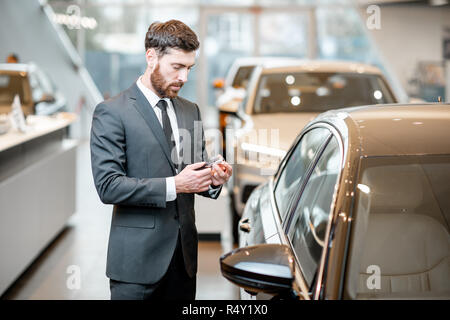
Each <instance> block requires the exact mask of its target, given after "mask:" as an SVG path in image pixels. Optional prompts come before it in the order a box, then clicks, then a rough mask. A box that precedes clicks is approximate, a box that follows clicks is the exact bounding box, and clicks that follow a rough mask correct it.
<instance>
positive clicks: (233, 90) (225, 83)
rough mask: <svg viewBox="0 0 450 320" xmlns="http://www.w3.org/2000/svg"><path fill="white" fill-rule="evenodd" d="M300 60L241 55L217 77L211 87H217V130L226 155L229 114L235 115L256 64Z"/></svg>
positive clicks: (264, 64) (296, 60)
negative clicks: (223, 76)
mask: <svg viewBox="0 0 450 320" xmlns="http://www.w3.org/2000/svg"><path fill="white" fill-rule="evenodd" d="M299 61H300V60H299V59H295V58H289V57H242V58H237V59H235V60H234V62H233V64H232V65H231V67H230V69H229V71H228V73H227V75H226V78H217V79H215V80H214V82H213V87H214V88H215V89H217V91H216V94H217V99H216V106H217V108H218V111H219V130H220V132H221V133H222V139H223V140H222V141H223V142H222V146H223V154H224V155H226V135H225V128H226V127H227V123H228V121H230V119H229V118H228V116H229V115H235V114H236V112H237V111H238V108H239V105H240V103H241V102H242V101H243V100H244V98H245V96H246V94H247V88H248V84H249V81H250V78H251V76H252V73H253V71H254V70H255V68H256V66H262V67H265V68H268V67H277V66H279V67H281V66H285V65H292V64H295V63H298V62H299Z"/></svg>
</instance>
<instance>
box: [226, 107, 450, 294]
mask: <svg viewBox="0 0 450 320" xmlns="http://www.w3.org/2000/svg"><path fill="white" fill-rule="evenodd" d="M449 137H450V105H448V104H427V105H423V104H422V105H384V106H376V107H370V106H367V107H355V108H348V109H340V110H336V111H329V112H326V113H323V114H321V115H319V116H318V117H317V118H316V119H314V120H313V121H312V122H310V123H309V124H308V125H307V126H306V127H305V128H304V129H303V130H302V132H301V133H300V134H299V136H298V137H297V139H296V140H295V142H294V144H293V146H292V147H291V149H290V150H289V152H288V153H287V155H286V156H285V157H284V159H283V161H282V162H281V163H280V166H279V168H278V171H277V173H276V174H275V175H274V176H273V177H271V178H270V179H269V181H268V182H266V183H264V184H262V185H260V186H259V187H258V188H257V189H255V190H254V192H253V193H252V194H251V196H250V198H249V200H248V202H247V204H246V206H245V209H244V213H243V217H242V219H241V221H240V229H241V231H240V248H238V249H236V250H234V251H232V252H230V253H227V254H225V255H223V256H222V257H221V259H220V260H221V270H222V274H223V275H224V276H225V277H226V278H227V279H229V280H230V281H232V282H233V283H235V284H237V285H238V286H240V287H241V288H242V289H243V290H241V294H242V298H245V297H247V298H248V297H252V298H261V299H262V298H271V297H273V296H275V297H281V298H299V299H428V298H429V299H450V236H449V224H450V197H449V195H450V138H449ZM244 290H245V291H246V292H247V293H250V295H248V294H247V293H246V292H244Z"/></svg>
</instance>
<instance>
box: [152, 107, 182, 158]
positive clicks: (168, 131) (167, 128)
mask: <svg viewBox="0 0 450 320" xmlns="http://www.w3.org/2000/svg"><path fill="white" fill-rule="evenodd" d="M156 106H157V107H158V108H159V109H160V110H161V119H162V127H163V131H164V135H165V136H166V140H167V143H168V145H169V149H170V154H171V158H172V162H173V163H174V164H175V167H177V166H178V156H177V155H178V154H177V148H176V145H175V141H174V140H172V135H173V132H172V126H171V125H170V119H169V115H168V114H167V102H166V100H163V99H161V100H159V101H158V103H157V104H156ZM173 150H175V152H174V151H173ZM174 157H176V158H174Z"/></svg>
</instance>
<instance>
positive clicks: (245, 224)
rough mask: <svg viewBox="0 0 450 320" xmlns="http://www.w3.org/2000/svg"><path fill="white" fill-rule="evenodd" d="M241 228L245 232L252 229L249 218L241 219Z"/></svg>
mask: <svg viewBox="0 0 450 320" xmlns="http://www.w3.org/2000/svg"><path fill="white" fill-rule="evenodd" d="M239 229H240V230H241V231H243V232H247V233H249V232H250V230H251V229H252V228H251V226H250V220H249V219H248V218H247V219H244V220H242V221H240V222H239Z"/></svg>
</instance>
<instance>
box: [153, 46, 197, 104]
mask: <svg viewBox="0 0 450 320" xmlns="http://www.w3.org/2000/svg"><path fill="white" fill-rule="evenodd" d="M194 63H195V51H192V52H186V51H183V50H179V49H168V52H167V53H166V54H164V55H163V56H161V57H158V58H157V62H156V65H155V68H154V70H153V72H152V73H151V75H150V81H151V84H152V86H153V88H154V89H155V91H156V92H157V93H158V95H159V96H160V97H161V98H175V97H176V96H177V95H178V92H179V91H180V89H181V87H182V86H183V85H184V83H185V82H186V81H187V77H188V74H189V71H190V70H191V68H192V67H193V66H194Z"/></svg>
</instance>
